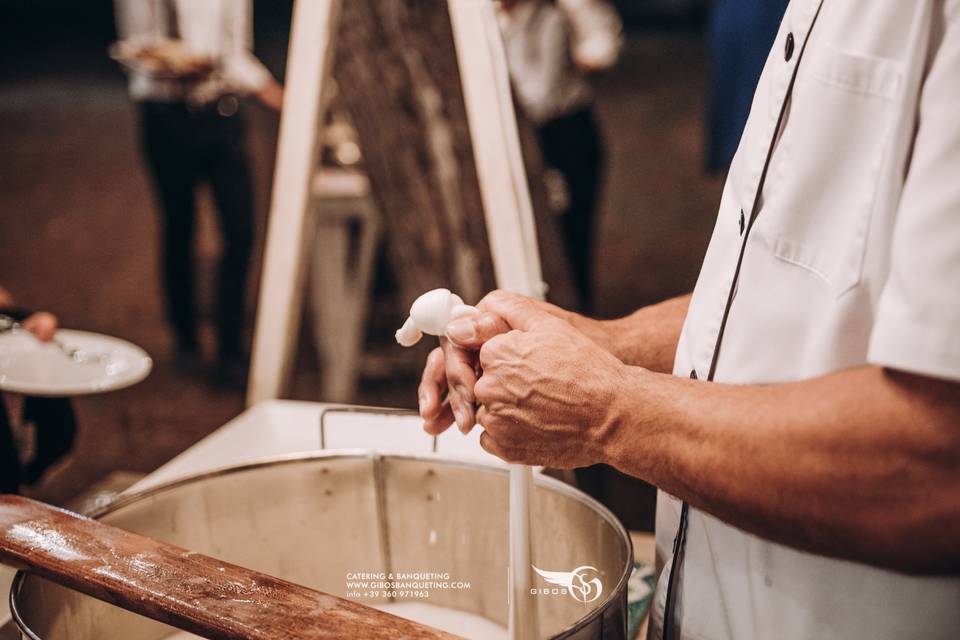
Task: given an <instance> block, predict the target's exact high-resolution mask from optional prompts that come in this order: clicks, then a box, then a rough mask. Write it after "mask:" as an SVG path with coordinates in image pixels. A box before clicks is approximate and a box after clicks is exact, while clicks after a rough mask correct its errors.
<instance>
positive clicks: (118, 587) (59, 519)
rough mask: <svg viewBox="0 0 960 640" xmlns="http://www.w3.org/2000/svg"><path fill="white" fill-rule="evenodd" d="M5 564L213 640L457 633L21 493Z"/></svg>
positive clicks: (7, 513) (2, 498) (7, 520)
mask: <svg viewBox="0 0 960 640" xmlns="http://www.w3.org/2000/svg"><path fill="white" fill-rule="evenodd" d="M0 563H2V564H7V565H9V566H12V567H15V568H17V569H25V570H28V571H30V572H32V573H35V574H37V575H40V576H43V577H44V578H47V579H48V580H51V581H52V582H56V583H57V584H60V585H63V586H65V587H68V588H70V589H74V590H76V591H79V592H81V593H85V594H87V595H89V596H93V597H94V598H98V599H100V600H103V601H105V602H109V603H112V604H115V605H117V606H119V607H122V608H124V609H126V610H128V611H133V612H135V613H139V614H141V615H144V616H147V617H148V618H153V619H154V620H159V621H160V622H163V623H165V624H168V625H171V626H173V627H177V628H178V629H183V630H184V631H189V632H190V633H194V634H197V635H200V636H203V637H205V638H210V639H211V640H275V639H276V638H290V639H291V640H321V639H324V640H326V639H331V638H370V639H379V638H383V639H384V640H386V639H387V638H391V639H393V638H411V639H414V638H415V639H441V638H447V639H449V638H453V637H455V636H451V635H449V634H446V633H443V632H440V631H437V630H435V629H431V628H430V627H425V626H422V625H419V624H417V623H414V622H411V621H409V620H405V619H403V618H398V617H396V616H393V615H390V614H388V613H384V612H382V611H378V610H376V609H372V608H370V607H366V606H364V605H362V604H358V603H355V602H351V601H349V600H344V599H342V598H337V597H336V596H331V595H329V594H326V593H321V592H319V591H314V590H312V589H307V588H306V587H302V586H300V585H297V584H294V583H292V582H287V581H286V580H280V579H278V578H273V577H271V576H267V575H264V574H262V573H257V572H255V571H250V570H249V569H244V568H243V567H238V566H236V565H232V564H227V563H226V562H220V561H219V560H216V559H214V558H211V557H209V556H205V555H201V554H199V553H194V552H192V551H187V550H186V549H181V548H180V547H175V546H173V545H170V544H166V543H163V542H159V541H157V540H153V539H151V538H147V537H144V536H141V535H137V534H135V533H130V532H129V531H124V530H123V529H118V528H117V527H112V526H109V525H106V524H103V523H101V522H97V521H96V520H91V519H89V518H84V517H82V516H79V515H76V514H74V513H70V512H69V511H63V510H61V509H57V508H55V507H51V506H49V505H46V504H43V503H41V502H36V501H34V500H29V499H27V498H23V497H20V496H14V495H0Z"/></svg>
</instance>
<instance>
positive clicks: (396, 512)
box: [10, 451, 632, 640]
mask: <svg viewBox="0 0 960 640" xmlns="http://www.w3.org/2000/svg"><path fill="white" fill-rule="evenodd" d="M507 483H508V478H507V471H506V470H505V469H501V468H496V467H490V466H485V465H481V464H473V463H468V462H461V461H454V460H449V459H444V458H437V457H417V456H406V455H381V454H375V453H371V452H365V451H357V452H354V451H340V452H329V453H318V454H311V455H306V456H304V455H298V456H296V457H286V458H282V459H272V460H266V461H261V462H256V463H251V464H244V465H240V466H235V467H229V468H225V469H221V470H217V471H214V472H210V473H205V474H202V475H198V476H194V477H190V478H186V479H183V480H179V481H176V482H173V483H170V484H167V485H163V486H160V487H157V488H155V489H149V490H147V491H144V492H142V493H138V494H132V495H129V496H126V497H123V498H121V499H119V500H118V501H116V502H114V503H113V504H111V505H110V506H109V507H107V508H106V509H104V510H103V511H101V512H99V513H98V514H96V515H95V517H97V518H99V519H100V520H101V521H103V522H106V523H108V524H112V525H116V526H119V527H122V528H125V529H128V530H131V531H134V532H137V533H141V534H144V535H147V536H150V537H153V538H156V539H159V540H163V541H166V542H170V543H172V544H176V545H179V546H182V547H186V548H188V549H192V550H195V551H198V552H201V553H204V554H208V555H211V556H214V557H217V558H220V559H222V560H225V561H227V562H232V563H235V564H239V565H242V566H245V567H248V568H251V569H255V570H257V571H261V572H264V573H267V574H271V575H274V576H278V577H282V578H285V579H287V580H291V581H293V582H296V583H299V584H302V585H305V586H308V587H311V588H314V589H319V590H322V591H325V592H328V593H332V594H335V595H338V596H341V597H349V598H351V599H354V600H357V601H359V602H363V603H365V604H370V605H372V606H379V605H385V604H389V603H391V602H421V603H426V604H429V605H433V606H440V607H446V608H451V609H455V610H457V611H459V612H463V613H465V614H472V615H476V616H480V617H482V618H485V619H486V620H488V621H492V622H494V623H497V624H499V625H502V626H504V627H505V626H506V623H507V601H506V594H507V588H506V587H507V585H506V576H507V556H508V549H507V540H508V529H507ZM532 509H533V518H532V520H533V536H534V545H533V563H534V565H535V566H536V567H538V568H539V569H542V570H546V571H553V572H572V571H574V570H575V569H577V568H582V567H591V568H592V569H582V570H581V571H580V572H579V573H578V575H576V576H574V578H573V580H572V582H573V584H574V588H573V589H568V588H566V587H563V586H559V585H556V584H549V583H548V582H547V581H546V580H544V579H543V578H541V577H540V576H538V575H535V576H534V585H535V586H536V589H537V593H535V594H531V595H530V597H531V598H535V599H536V604H537V608H538V612H539V619H540V624H541V632H542V635H543V637H551V638H576V639H585V638H611V639H615V640H620V639H623V638H624V637H625V635H626V597H627V594H626V590H627V578H628V577H629V575H630V571H631V568H632V549H631V545H630V539H629V537H628V535H627V532H626V531H625V530H624V528H623V526H622V525H621V524H620V523H619V522H618V521H617V520H616V518H614V516H613V515H612V514H611V513H610V512H609V511H607V510H606V509H605V508H604V507H603V506H601V505H600V504H599V503H597V502H596V501H594V500H592V499H591V498H589V497H588V496H586V495H584V494H583V493H581V492H580V491H578V490H576V489H574V488H572V487H570V486H568V485H566V484H564V483H561V482H559V481H556V480H553V479H551V478H547V477H538V478H537V479H536V486H535V490H534V495H533V496H532ZM118 561H130V560H129V559H124V560H118ZM389 574H393V575H392V576H390V575H389ZM381 578H382V579H381ZM391 579H392V581H391ZM597 581H599V583H598V582H597ZM360 583H366V585H365V586H363V587H358V586H357V585H358V584H360ZM384 583H386V584H384ZM397 583H400V584H397ZM598 584H599V585H602V589H601V590H600V592H599V594H598V593H597V592H596V590H595V589H596V587H597V586H598ZM377 587H382V588H377ZM10 601H11V609H12V610H13V613H14V619H15V620H16V623H17V625H18V626H19V627H20V630H21V633H22V635H23V637H24V638H28V639H30V640H60V639H69V640H105V639H108V638H117V639H122V640H162V639H164V638H167V637H169V636H171V635H172V634H175V633H178V632H176V631H175V630H173V629H171V628H170V627H167V626H164V625H162V624H160V623H157V622H154V621H151V620H148V619H146V618H142V617H140V616H137V615H134V614H131V613H128V612H126V611H123V610H121V609H118V608H116V607H114V606H112V605H108V604H106V603H103V602H100V601H98V600H95V599H92V598H89V597H87V596H83V595H80V594H78V593H76V592H73V591H70V590H67V589H64V588H62V587H59V586H57V585H54V584H52V583H50V582H47V581H45V580H43V579H41V578H38V577H36V576H31V575H27V574H23V573H21V574H19V575H18V576H17V578H16V580H15V581H14V585H13V590H12V592H11V598H10Z"/></svg>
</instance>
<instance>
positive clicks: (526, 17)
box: [497, 0, 593, 125]
mask: <svg viewBox="0 0 960 640" xmlns="http://www.w3.org/2000/svg"><path fill="white" fill-rule="evenodd" d="M497 15H498V17H499V20H500V30H501V32H502V33H503V44H504V48H505V50H506V54H507V66H508V67H509V68H510V78H511V80H512V84H513V89H514V93H515V95H516V98H517V101H518V102H519V103H520V106H521V107H522V109H523V113H524V114H525V115H526V116H527V117H528V118H529V119H530V120H531V121H533V123H534V124H537V125H540V124H543V123H545V122H547V121H548V120H551V119H553V118H557V117H559V116H563V115H567V114H570V113H574V112H575V111H577V110H579V109H583V108H586V107H587V106H588V105H590V103H591V102H592V101H593V89H592V88H591V87H590V83H589V82H588V81H587V79H586V77H585V75H584V73H583V72H582V71H581V70H580V69H578V68H577V66H576V64H575V63H574V60H573V52H572V48H571V37H572V31H571V26H570V23H569V21H568V20H567V17H566V16H565V15H564V14H563V12H562V11H561V10H560V9H559V8H558V7H557V6H556V5H554V4H553V3H550V2H545V1H543V0H524V1H523V2H519V3H517V5H516V6H515V7H514V8H513V9H511V10H510V11H505V10H503V9H500V10H499V11H498V14H497Z"/></svg>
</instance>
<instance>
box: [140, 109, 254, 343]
mask: <svg viewBox="0 0 960 640" xmlns="http://www.w3.org/2000/svg"><path fill="white" fill-rule="evenodd" d="M140 115H141V124H142V136H143V139H142V142H143V151H144V155H145V157H146V160H147V164H148V166H149V167H150V172H151V174H152V177H153V182H154V187H155V190H156V193H157V197H158V199H159V204H160V209H161V212H162V218H163V249H162V256H163V258H162V259H163V284H164V292H165V295H166V303H167V314H168V317H169V319H170V322H171V324H172V325H173V329H174V332H175V334H176V339H177V345H178V347H179V348H180V349H181V350H187V351H190V350H194V349H196V347H197V308H196V305H197V302H196V291H195V282H196V274H195V272H194V271H195V269H194V255H193V239H194V229H195V226H196V224H195V219H196V198H195V196H196V194H195V191H196V187H197V185H198V184H200V183H201V182H207V183H209V184H210V187H211V190H212V192H213V199H214V203H215V205H216V209H217V214H218V219H219V222H220V230H221V232H222V234H223V245H224V247H223V254H222V256H221V258H220V265H219V268H218V272H217V295H216V312H215V314H214V321H215V324H216V328H217V338H218V352H219V355H220V357H221V358H227V357H232V356H236V355H238V354H239V353H240V351H241V348H240V336H241V331H242V327H243V315H244V297H245V292H246V287H247V275H248V271H249V265H250V252H251V249H252V246H253V195H252V188H251V179H250V165H249V161H248V159H247V153H246V149H245V142H244V125H243V120H242V117H241V114H240V113H234V114H233V115H230V116H223V115H220V113H218V111H217V108H216V106H215V105H213V106H210V107H206V108H200V109H194V108H188V107H187V105H186V104H184V103H161V102H144V103H142V104H141V107H140Z"/></svg>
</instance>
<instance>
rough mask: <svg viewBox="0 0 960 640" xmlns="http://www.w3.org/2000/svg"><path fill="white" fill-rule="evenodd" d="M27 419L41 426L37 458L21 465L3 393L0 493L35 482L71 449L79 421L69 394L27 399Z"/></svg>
mask: <svg viewBox="0 0 960 640" xmlns="http://www.w3.org/2000/svg"><path fill="white" fill-rule="evenodd" d="M23 421H24V422H32V423H33V424H34V425H35V427H36V430H37V442H36V451H35V452H34V455H33V459H32V460H30V461H29V462H27V464H26V466H23V467H21V465H20V459H19V455H18V453H17V447H16V443H15V442H14V440H13V429H12V427H11V425H10V419H9V417H8V415H7V408H6V405H5V404H4V402H3V398H2V397H0V493H16V492H17V491H18V489H19V487H20V484H21V483H22V484H27V485H30V484H34V483H35V482H37V481H38V480H39V479H40V477H41V476H42V475H43V473H44V472H45V471H46V470H47V469H49V468H50V467H51V466H52V465H53V464H54V463H55V462H57V461H58V460H60V459H61V458H62V457H63V456H65V455H66V454H67V453H69V452H70V450H71V449H72V448H73V442H74V439H75V437H76V433H77V422H76V418H75V417H74V413H73V407H72V406H71V405H70V400H69V399H68V398H34V397H31V396H27V397H25V398H24V399H23Z"/></svg>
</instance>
